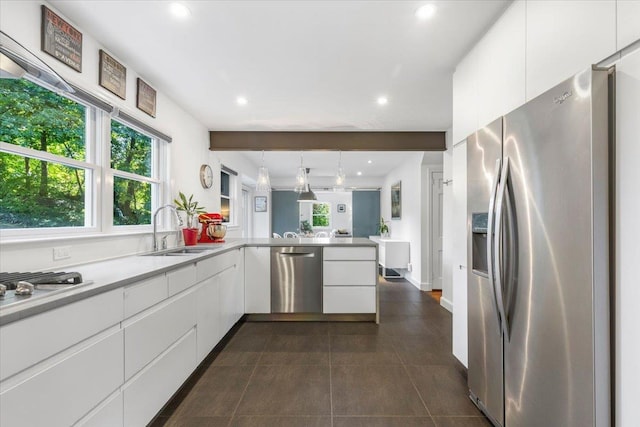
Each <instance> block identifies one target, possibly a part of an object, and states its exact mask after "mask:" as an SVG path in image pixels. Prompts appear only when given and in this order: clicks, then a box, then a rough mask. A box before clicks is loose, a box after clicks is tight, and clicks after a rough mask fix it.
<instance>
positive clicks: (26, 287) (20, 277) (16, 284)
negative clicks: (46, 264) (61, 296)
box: [0, 272, 91, 306]
mask: <svg viewBox="0 0 640 427" xmlns="http://www.w3.org/2000/svg"><path fill="white" fill-rule="evenodd" d="M88 283H91V282H83V281H82V275H81V274H80V273H76V272H71V273H66V272H34V273H4V272H2V273H0V305H1V306H6V305H8V304H13V303H16V302H20V301H24V300H26V299H29V298H30V297H37V296H42V295H44V294H51V293H52V292H55V291H61V290H63V289H67V288H69V287H72V286H75V285H80V284H88Z"/></svg>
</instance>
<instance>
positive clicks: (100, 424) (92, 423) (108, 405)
mask: <svg viewBox="0 0 640 427" xmlns="http://www.w3.org/2000/svg"><path fill="white" fill-rule="evenodd" d="M123 413H124V410H123V403H122V392H121V391H120V389H118V391H117V392H115V393H114V394H113V395H111V396H109V397H107V398H106V399H105V400H104V401H103V402H102V403H100V405H98V407H97V408H95V409H94V410H92V411H91V412H89V413H88V414H87V416H86V417H84V418H83V419H81V420H80V421H78V423H77V424H76V426H77V427H114V426H116V425H118V426H119V425H122V415H123Z"/></svg>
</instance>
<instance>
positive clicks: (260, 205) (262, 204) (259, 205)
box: [253, 196, 267, 212]
mask: <svg viewBox="0 0 640 427" xmlns="http://www.w3.org/2000/svg"><path fill="white" fill-rule="evenodd" d="M253 210H254V211H255V212H266V211H267V196H255V197H254V198H253Z"/></svg>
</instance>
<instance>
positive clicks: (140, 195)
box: [111, 120, 160, 226]
mask: <svg viewBox="0 0 640 427" xmlns="http://www.w3.org/2000/svg"><path fill="white" fill-rule="evenodd" d="M156 145H157V141H156V140H155V139H154V138H152V137H150V136H147V135H145V134H143V133H141V132H138V131H137V130H135V129H132V128H131V127H129V126H127V125H125V124H123V123H120V122H118V121H115V120H112V121H111V172H112V173H113V225H116V226H117V225H141V224H151V209H152V200H153V195H154V194H155V193H156V192H157V191H158V187H159V184H160V182H159V181H158V180H157V179H155V176H154V172H156V171H157V169H158V168H157V167H156V165H154V164H153V163H154V157H155V158H157V156H154V155H153V154H154V152H155V151H156V150H155V147H156Z"/></svg>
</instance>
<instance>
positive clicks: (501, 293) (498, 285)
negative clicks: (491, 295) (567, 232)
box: [493, 157, 509, 339]
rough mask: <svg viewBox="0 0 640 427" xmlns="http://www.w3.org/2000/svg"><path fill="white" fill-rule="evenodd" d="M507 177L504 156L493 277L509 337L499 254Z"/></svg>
mask: <svg viewBox="0 0 640 427" xmlns="http://www.w3.org/2000/svg"><path fill="white" fill-rule="evenodd" d="M508 179H509V158H508V157H505V159H504V163H503V165H502V174H501V175H500V186H499V188H498V195H497V200H496V207H495V211H496V213H495V216H496V220H495V227H496V231H495V237H494V239H493V255H494V256H495V264H496V268H495V271H494V277H495V293H496V302H497V305H498V312H499V313H500V319H501V322H502V331H503V333H504V334H505V336H506V337H507V339H509V323H508V322H507V316H506V314H505V311H504V291H503V287H502V278H503V271H504V268H503V266H502V256H501V251H500V248H501V243H502V211H503V208H504V199H505V193H506V191H507V180H508Z"/></svg>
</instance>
